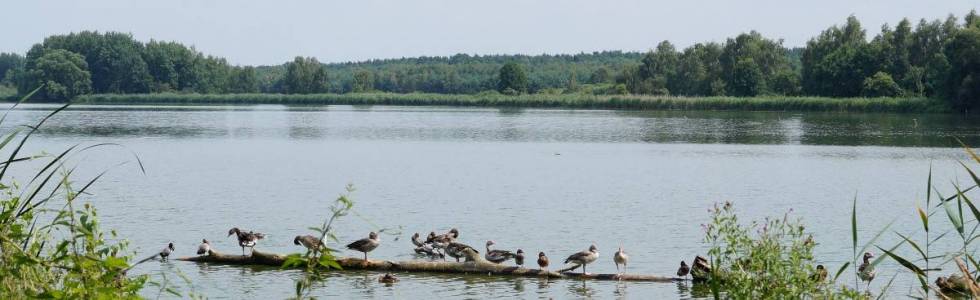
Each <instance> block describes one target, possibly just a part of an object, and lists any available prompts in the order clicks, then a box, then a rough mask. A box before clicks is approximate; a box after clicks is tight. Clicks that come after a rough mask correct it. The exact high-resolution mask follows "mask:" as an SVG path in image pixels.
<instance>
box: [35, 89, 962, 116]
mask: <svg viewBox="0 0 980 300" xmlns="http://www.w3.org/2000/svg"><path fill="white" fill-rule="evenodd" d="M28 102H34V103H44V102H45V101H37V100H31V101H28ZM49 103H50V102H49ZM72 103H73V104H117V105H127V104H133V105H183V104H203V105H227V104H236V105H250V104H256V105H259V104H282V105H398V106H450V107H453V106H455V107H513V108H568V109H603V110H633V111H651V110H717V111H776V112H861V113H953V112H954V111H953V110H952V109H951V108H950V107H949V106H948V105H946V104H945V103H944V102H943V101H941V100H936V99H929V98H924V97H915V98H828V97H806V96H758V97H674V96H646V95H576V94H571V95H552V94H528V95H516V96H508V95H502V94H491V93H485V94H431V93H410V94H398V93H349V94H261V93H254V94H177V93H159V94H93V95H83V96H79V97H76V98H75V99H74V100H73V101H72Z"/></svg>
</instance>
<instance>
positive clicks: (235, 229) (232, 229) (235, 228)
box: [228, 227, 242, 236]
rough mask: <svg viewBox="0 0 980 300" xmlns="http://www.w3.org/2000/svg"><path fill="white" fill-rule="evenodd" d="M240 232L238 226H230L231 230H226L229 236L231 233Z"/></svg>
mask: <svg viewBox="0 0 980 300" xmlns="http://www.w3.org/2000/svg"><path fill="white" fill-rule="evenodd" d="M241 232H242V231H241V230H239V229H238V227H232V228H231V230H228V236H231V235H232V234H239V233H241Z"/></svg>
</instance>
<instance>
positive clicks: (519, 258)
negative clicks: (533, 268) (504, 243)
mask: <svg viewBox="0 0 980 300" xmlns="http://www.w3.org/2000/svg"><path fill="white" fill-rule="evenodd" d="M514 263H516V264H517V265H518V266H522V267H523V266H524V250H521V249H520V248H518V249H517V254H515V255H514Z"/></svg>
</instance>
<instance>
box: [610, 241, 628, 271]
mask: <svg viewBox="0 0 980 300" xmlns="http://www.w3.org/2000/svg"><path fill="white" fill-rule="evenodd" d="M629 259H630V257H629V256H628V255H626V252H623V247H619V251H616V254H613V263H615V264H616V271H619V265H623V273H626V262H628V261H629Z"/></svg>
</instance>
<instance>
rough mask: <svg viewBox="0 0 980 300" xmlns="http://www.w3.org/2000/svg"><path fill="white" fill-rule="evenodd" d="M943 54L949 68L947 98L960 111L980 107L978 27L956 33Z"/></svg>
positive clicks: (979, 45)
mask: <svg viewBox="0 0 980 300" xmlns="http://www.w3.org/2000/svg"><path fill="white" fill-rule="evenodd" d="M974 19H976V18H974ZM973 22H975V23H976V22H980V21H973ZM945 53H946V57H947V58H948V60H949V62H950V66H951V67H950V71H949V75H948V76H949V77H947V78H948V79H947V80H948V81H947V83H946V95H947V97H948V98H949V99H950V100H952V103H953V106H955V107H956V108H957V109H960V110H970V109H976V108H978V107H980V25H977V26H971V27H970V28H967V29H963V30H960V31H958V32H957V33H956V34H955V35H954V36H953V38H952V40H951V41H950V42H949V44H947V45H946V52H945Z"/></svg>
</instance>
